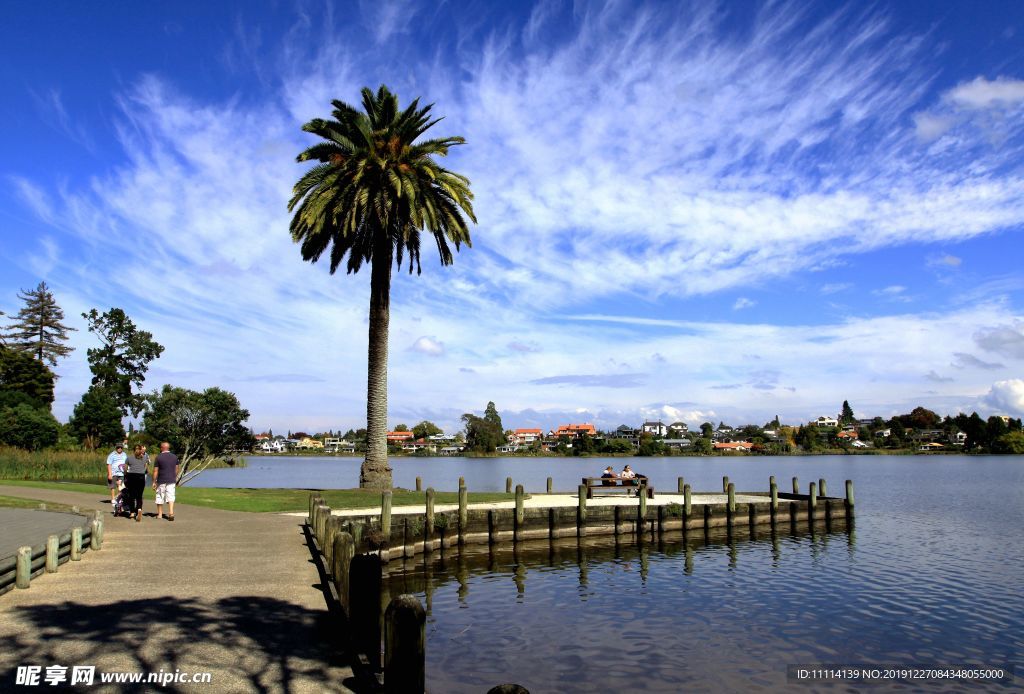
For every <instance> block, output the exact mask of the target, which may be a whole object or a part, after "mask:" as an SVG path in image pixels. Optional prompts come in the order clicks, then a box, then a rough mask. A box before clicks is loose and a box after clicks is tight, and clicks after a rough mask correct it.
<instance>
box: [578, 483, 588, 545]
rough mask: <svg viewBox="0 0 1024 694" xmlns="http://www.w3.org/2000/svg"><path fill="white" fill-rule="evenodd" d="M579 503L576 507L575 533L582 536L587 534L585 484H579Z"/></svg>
mask: <svg viewBox="0 0 1024 694" xmlns="http://www.w3.org/2000/svg"><path fill="white" fill-rule="evenodd" d="M578 503H579V505H578V506H577V507H576V535H577V536H579V537H584V536H585V535H586V534H587V485H585V484H581V485H580V486H579V502H578Z"/></svg>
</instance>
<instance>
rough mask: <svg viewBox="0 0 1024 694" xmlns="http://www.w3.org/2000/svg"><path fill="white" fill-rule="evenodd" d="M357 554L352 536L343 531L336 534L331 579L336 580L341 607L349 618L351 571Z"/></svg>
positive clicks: (350, 612)
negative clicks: (353, 559)
mask: <svg viewBox="0 0 1024 694" xmlns="http://www.w3.org/2000/svg"><path fill="white" fill-rule="evenodd" d="M355 554H356V545H355V541H354V540H353V539H352V536H351V535H349V534H348V533H347V532H345V531H343V530H342V531H339V532H338V533H337V534H335V536H334V547H333V548H332V550H331V578H333V579H334V586H335V587H336V588H337V589H338V600H340V601H341V607H342V609H344V610H345V615H346V616H347V617H351V616H352V611H351V610H352V608H351V605H350V604H349V583H350V581H349V570H350V569H351V566H352V557H354V556H355Z"/></svg>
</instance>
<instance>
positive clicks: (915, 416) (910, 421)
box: [900, 407, 942, 429]
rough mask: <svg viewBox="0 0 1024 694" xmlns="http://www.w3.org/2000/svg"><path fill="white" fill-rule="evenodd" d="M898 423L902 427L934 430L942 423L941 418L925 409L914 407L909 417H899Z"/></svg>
mask: <svg viewBox="0 0 1024 694" xmlns="http://www.w3.org/2000/svg"><path fill="white" fill-rule="evenodd" d="M900 421H901V422H903V425H904V426H909V427H913V428H915V429H935V428H937V427H938V426H939V422H941V421H942V417H940V416H939V415H937V414H936V413H934V412H932V411H931V410H929V409H927V408H924V407H915V408H914V409H913V410H911V412H910V414H909V415H903V416H901V417H900Z"/></svg>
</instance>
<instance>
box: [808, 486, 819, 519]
mask: <svg viewBox="0 0 1024 694" xmlns="http://www.w3.org/2000/svg"><path fill="white" fill-rule="evenodd" d="M809 494H810V496H809V498H808V499H807V520H808V521H812V522H813V521H814V511H815V509H817V507H818V485H816V484H815V483H814V482H811V488H810V492H809Z"/></svg>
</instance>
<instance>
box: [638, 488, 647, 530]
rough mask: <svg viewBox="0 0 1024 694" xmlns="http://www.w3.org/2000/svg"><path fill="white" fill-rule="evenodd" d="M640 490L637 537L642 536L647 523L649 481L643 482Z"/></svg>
mask: <svg viewBox="0 0 1024 694" xmlns="http://www.w3.org/2000/svg"><path fill="white" fill-rule="evenodd" d="M638 490H639V491H638V492H637V501H639V504H638V506H637V509H636V535H637V537H642V535H643V531H644V527H645V525H646V523H647V483H646V482H641V483H640V486H639V487H638Z"/></svg>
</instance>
